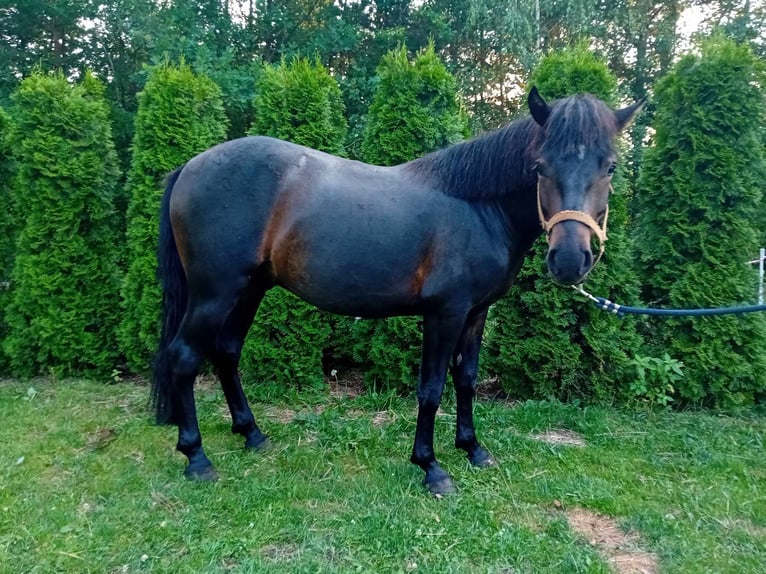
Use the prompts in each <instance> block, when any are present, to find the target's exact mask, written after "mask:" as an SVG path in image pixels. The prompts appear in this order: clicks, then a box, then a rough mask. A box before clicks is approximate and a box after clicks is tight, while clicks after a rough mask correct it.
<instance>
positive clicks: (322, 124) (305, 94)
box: [248, 58, 348, 156]
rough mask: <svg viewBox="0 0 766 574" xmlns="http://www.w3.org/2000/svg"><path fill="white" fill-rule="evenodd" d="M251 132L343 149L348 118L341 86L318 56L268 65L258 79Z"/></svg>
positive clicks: (336, 150)
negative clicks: (311, 60)
mask: <svg viewBox="0 0 766 574" xmlns="http://www.w3.org/2000/svg"><path fill="white" fill-rule="evenodd" d="M253 108H254V112H255V121H254V122H253V125H252V127H251V128H250V131H249V132H248V133H249V134H250V135H268V136H271V137H275V138H279V139H283V140H287V141H291V142H293V143H297V144H300V145H305V146H308V147H311V148H314V149H319V150H322V151H326V152H328V153H333V154H336V155H340V156H342V155H345V153H344V149H343V143H344V142H345V140H346V132H347V131H348V124H347V122H346V118H345V116H344V115H343V109H344V106H343V96H342V94H341V92H340V87H339V86H338V83H337V82H336V81H335V79H334V78H333V77H332V76H330V74H329V72H328V71H327V70H326V69H325V68H324V66H322V64H321V63H320V62H319V60H316V61H314V62H313V63H312V62H310V61H309V60H308V59H306V58H293V59H292V60H290V62H289V63H288V62H286V61H285V60H283V61H282V62H281V63H280V64H279V65H277V66H270V65H266V66H264V68H263V69H262V70H261V73H260V75H259V76H258V78H257V80H256V84H255V98H254V101H253Z"/></svg>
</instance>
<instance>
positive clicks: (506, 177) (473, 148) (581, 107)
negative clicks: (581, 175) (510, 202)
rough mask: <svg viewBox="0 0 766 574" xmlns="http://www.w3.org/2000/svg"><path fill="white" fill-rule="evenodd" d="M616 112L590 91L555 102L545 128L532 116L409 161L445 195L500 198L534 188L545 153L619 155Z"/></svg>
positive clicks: (416, 171) (411, 167)
mask: <svg viewBox="0 0 766 574" xmlns="http://www.w3.org/2000/svg"><path fill="white" fill-rule="evenodd" d="M617 131H618V130H617V122H616V120H615V117H614V113H613V112H612V110H611V109H610V108H609V107H608V106H607V105H606V104H604V103H603V102H602V101H600V100H598V99H597V98H595V97H593V96H591V95H589V94H583V95H577V96H571V97H568V98H565V99H562V100H558V101H556V102H553V103H552V104H551V115H550V117H549V119H548V121H547V122H546V125H545V128H540V127H539V126H538V125H537V124H536V123H535V121H534V120H533V119H532V118H531V117H525V118H522V119H519V120H516V121H514V122H512V123H510V124H508V125H507V126H505V127H504V128H501V129H499V130H496V131H494V132H490V133H488V134H485V135H482V136H479V137H478V138H475V139H472V140H468V141H466V142H462V143H458V144H455V145H453V146H450V147H447V148H444V149H442V150H438V151H435V152H432V153H430V154H428V155H425V156H423V157H421V158H419V159H416V160H414V161H412V162H409V163H408V164H407V165H406V168H407V169H408V170H410V171H411V172H412V173H414V174H423V175H426V176H428V177H431V178H437V179H438V180H439V182H440V183H441V189H442V191H443V192H444V193H446V194H448V195H451V196H454V197H458V198H461V199H467V200H484V199H498V198H501V197H505V196H507V195H508V194H510V193H513V192H514V191H515V190H518V189H519V188H526V187H529V186H534V184H535V175H534V172H533V171H532V166H533V164H534V162H535V161H536V160H537V158H538V156H539V155H540V154H541V153H547V154H551V155H561V156H566V155H571V154H578V153H581V150H582V149H588V150H595V151H596V152H597V153H599V154H601V155H604V156H606V155H608V154H610V153H614V148H613V146H612V143H611V142H612V139H613V138H614V136H615V134H616V133H617Z"/></svg>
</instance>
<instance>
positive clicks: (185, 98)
mask: <svg viewBox="0 0 766 574" xmlns="http://www.w3.org/2000/svg"><path fill="white" fill-rule="evenodd" d="M225 136H226V117H225V114H224V110H223V103H222V101H221V90H220V89H219V88H218V86H216V85H215V84H214V83H213V82H212V81H211V80H210V79H208V78H207V77H205V76H201V75H196V74H194V73H193V72H192V71H191V69H190V68H189V66H187V65H185V64H183V63H182V64H181V65H179V66H174V65H171V64H168V63H164V64H161V65H158V66H155V67H153V68H152V69H151V71H150V73H149V78H148V80H147V82H146V86H145V88H144V90H143V91H142V92H141V93H140V94H139V95H138V113H137V115H136V122H135V136H134V138H133V157H132V161H131V167H130V173H129V174H128V181H127V192H128V194H129V205H128V214H127V248H128V249H127V259H128V261H127V265H128V271H127V274H126V277H125V281H124V283H123V286H122V297H123V317H122V323H121V324H120V329H119V339H120V346H121V350H122V351H123V353H124V354H125V357H126V359H127V362H128V366H129V367H130V369H132V370H133V371H135V372H139V373H140V372H146V371H147V370H148V368H149V363H150V360H151V357H152V354H153V353H154V352H155V351H156V347H157V342H158V339H159V328H160V325H159V318H160V301H161V296H160V287H159V283H158V282H157V279H156V269H157V234H158V229H159V227H158V213H159V208H160V197H161V195H162V187H163V181H164V178H165V176H166V175H167V174H168V173H169V172H171V171H172V170H174V169H175V168H177V167H178V166H180V165H182V164H183V163H185V162H186V161H188V160H189V159H191V158H192V157H194V156H195V155H196V154H198V153H200V152H201V151H204V150H205V149H207V148H209V147H211V146H213V145H215V144H217V143H220V142H221V141H223V140H224V139H225Z"/></svg>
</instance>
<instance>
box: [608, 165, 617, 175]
mask: <svg viewBox="0 0 766 574" xmlns="http://www.w3.org/2000/svg"><path fill="white" fill-rule="evenodd" d="M616 169H617V164H616V163H613V164H612V165H610V166H609V168H608V169H607V170H606V174H607V175H612V174H613V173H614V170H616Z"/></svg>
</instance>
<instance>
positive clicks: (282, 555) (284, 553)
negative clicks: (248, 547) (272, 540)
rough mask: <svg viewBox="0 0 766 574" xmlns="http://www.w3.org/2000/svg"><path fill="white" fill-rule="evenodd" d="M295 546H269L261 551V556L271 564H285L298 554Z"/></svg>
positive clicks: (298, 549) (298, 550)
mask: <svg viewBox="0 0 766 574" xmlns="http://www.w3.org/2000/svg"><path fill="white" fill-rule="evenodd" d="M300 551H301V549H300V548H299V547H298V545H297V544H269V545H268V546H265V547H263V548H262V549H261V555H262V556H263V557H264V558H266V559H267V560H269V561H271V562H287V561H290V560H292V559H294V558H296V557H297V556H298V554H300Z"/></svg>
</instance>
